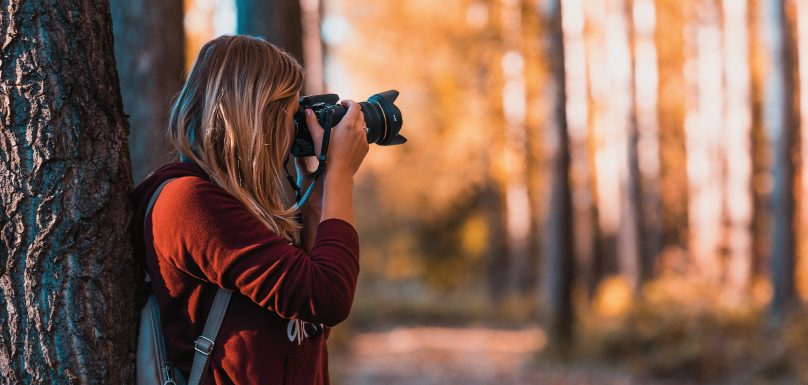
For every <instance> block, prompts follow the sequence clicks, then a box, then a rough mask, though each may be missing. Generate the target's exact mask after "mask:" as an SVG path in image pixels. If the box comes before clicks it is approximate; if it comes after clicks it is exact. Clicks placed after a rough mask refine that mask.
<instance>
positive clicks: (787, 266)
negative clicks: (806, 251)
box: [760, 0, 797, 317]
mask: <svg viewBox="0 0 808 385" xmlns="http://www.w3.org/2000/svg"><path fill="white" fill-rule="evenodd" d="M785 4H786V3H785V0H763V1H761V2H760V14H761V19H760V34H761V37H762V39H763V43H764V49H765V52H764V54H763V56H764V60H765V63H766V64H765V66H764V68H767V71H766V75H765V79H764V100H763V125H764V128H765V130H766V132H767V134H768V136H769V140H770V146H771V157H772V161H773V164H772V165H771V175H772V183H773V185H772V190H771V193H770V195H769V199H770V205H771V206H770V207H771V212H772V240H771V242H772V243H771V244H772V246H771V259H770V261H769V263H770V269H771V270H770V271H771V280H772V286H773V288H774V296H773V297H772V301H771V312H772V314H773V315H774V316H776V317H781V316H783V315H784V313H785V311H786V309H787V306H788V305H789V303H790V302H791V301H792V300H793V299H794V247H795V246H794V245H795V239H794V219H795V218H794V161H793V155H794V154H793V150H794V149H793V145H794V139H795V138H796V129H797V128H796V127H797V126H796V125H797V114H796V111H795V103H794V91H795V90H794V84H795V80H796V79H795V78H794V71H793V68H794V67H793V60H794V58H793V52H792V49H791V42H792V40H791V39H792V36H791V32H790V30H789V26H788V22H787V20H786V13H785Z"/></svg>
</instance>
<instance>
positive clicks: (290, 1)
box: [236, 0, 304, 64]
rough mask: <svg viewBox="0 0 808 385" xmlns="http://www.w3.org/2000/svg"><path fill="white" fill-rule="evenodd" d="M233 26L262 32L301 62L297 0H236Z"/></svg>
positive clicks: (300, 32)
mask: <svg viewBox="0 0 808 385" xmlns="http://www.w3.org/2000/svg"><path fill="white" fill-rule="evenodd" d="M236 9H237V11H236V12H237V15H238V17H237V20H238V25H237V26H236V30H237V31H238V33H240V34H249V35H255V36H261V37H263V38H264V39H266V40H267V41H269V42H270V43H273V44H276V45H278V46H280V47H281V48H283V49H284V50H286V51H287V52H289V53H291V54H292V55H293V56H294V57H295V58H297V60H298V61H299V62H300V63H301V64H303V57H304V55H303V24H302V18H301V12H300V1H299V0H237V1H236Z"/></svg>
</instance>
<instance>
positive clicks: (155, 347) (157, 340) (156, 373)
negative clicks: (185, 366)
mask: <svg viewBox="0 0 808 385" xmlns="http://www.w3.org/2000/svg"><path fill="white" fill-rule="evenodd" d="M174 179H176V178H171V179H168V180H166V181H165V182H163V183H162V184H160V186H159V187H157V190H155V192H154V194H153V195H152V197H151V200H150V201H149V205H148V206H147V207H146V216H148V215H149V211H151V208H152V206H153V205H154V201H155V200H157V196H158V195H159V194H160V191H162V190H163V187H165V185H166V184H167V183H168V182H170V181H172V180H174ZM143 230H144V233H145V230H146V224H145V220H144V224H143ZM146 281H147V282H148V281H149V276H148V273H147V274H146ZM231 294H232V292H231V291H229V290H226V289H223V288H221V287H220V288H218V290H217V291H216V298H215V299H214V300H213V305H212V306H211V308H210V313H209V314H208V318H207V320H205V328H204V330H203V331H202V335H200V336H199V337H198V338H197V339H196V341H194V350H195V352H194V363H193V366H192V367H191V374H190V376H189V377H188V380H187V381H186V379H185V377H184V376H183V375H182V373H181V372H180V371H179V369H177V368H175V367H173V366H172V365H171V363H170V362H169V361H168V357H167V355H166V347H165V337H164V335H163V329H162V327H161V324H160V307H159V306H158V304H157V297H155V295H154V293H151V294H149V299H148V301H147V302H146V305H144V306H143V309H142V310H141V312H140V329H139V332H138V341H137V373H136V378H137V380H136V384H137V385H199V384H200V383H201V382H202V379H203V377H204V374H205V372H206V371H207V367H208V359H209V358H210V354H211V353H212V352H213V347H214V342H213V341H215V340H216V335H217V334H218V333H219V326H221V324H222V319H223V318H224V314H225V312H226V311H227V305H228V303H229V302H230V295H231Z"/></svg>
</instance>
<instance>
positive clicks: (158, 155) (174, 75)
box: [111, 0, 185, 182]
mask: <svg viewBox="0 0 808 385" xmlns="http://www.w3.org/2000/svg"><path fill="white" fill-rule="evenodd" d="M111 8H112V20H113V32H114V35H115V57H116V58H117V65H118V76H119V77H120V80H121V94H122V95H121V96H122V97H123V103H124V111H125V112H126V113H127V115H128V116H129V127H130V136H129V153H130V154H131V156H132V175H133V177H134V180H135V181H136V182H138V181H140V180H142V179H144V178H145V177H146V176H147V175H148V174H149V173H150V172H151V171H153V170H155V169H157V168H158V167H160V166H161V165H162V164H164V163H166V162H167V161H170V160H171V159H169V155H170V154H169V152H170V151H171V150H172V148H171V146H170V144H169V142H168V141H167V140H166V138H165V131H166V126H167V125H168V112H169V107H170V104H171V99H172V98H173V97H174V95H176V93H177V92H179V90H180V88H181V87H182V82H183V75H182V73H183V70H184V68H185V62H184V55H183V52H184V40H185V39H184V34H185V32H184V30H183V10H182V0H112V2H111Z"/></svg>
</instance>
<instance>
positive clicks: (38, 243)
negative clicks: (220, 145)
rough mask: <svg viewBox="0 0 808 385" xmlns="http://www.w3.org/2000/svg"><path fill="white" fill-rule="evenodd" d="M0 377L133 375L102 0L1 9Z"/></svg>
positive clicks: (118, 144)
mask: <svg viewBox="0 0 808 385" xmlns="http://www.w3.org/2000/svg"><path fill="white" fill-rule="evenodd" d="M0 36H2V41H3V42H4V43H3V46H2V48H1V49H0V55H1V56H0V57H2V59H0V72H1V73H2V75H0V122H2V123H0V127H2V130H0V196H2V201H3V209H2V211H0V227H2V235H1V236H0V237H2V242H1V243H0V244H1V245H2V246H0V301H2V303H3V306H2V307H0V382H2V383H4V384H31V383H37V384H40V383H45V384H91V383H115V384H126V383H132V381H133V376H134V365H135V356H134V352H135V346H136V340H137V327H136V325H137V318H136V317H137V316H138V311H139V309H137V305H136V304H137V294H138V292H139V291H138V288H139V287H140V286H141V285H140V282H139V280H140V279H141V278H142V275H141V274H142V271H141V270H139V269H138V268H137V266H138V265H137V264H136V263H135V261H134V260H133V258H132V250H131V244H130V240H129V236H128V234H127V226H128V223H129V219H130V208H129V199H128V193H129V191H130V189H131V186H132V175H131V171H130V168H129V153H128V149H127V144H126V143H127V141H126V136H127V130H128V126H127V122H126V119H125V117H124V112H123V104H122V102H121V97H120V90H119V88H118V76H117V74H116V71H115V60H114V51H113V37H112V25H111V20H110V11H109V3H108V2H107V1H86V2H82V3H81V4H78V3H76V2H69V1H49V2H43V1H39V2H33V1H10V2H6V3H5V6H4V11H3V14H2V16H0Z"/></svg>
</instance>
